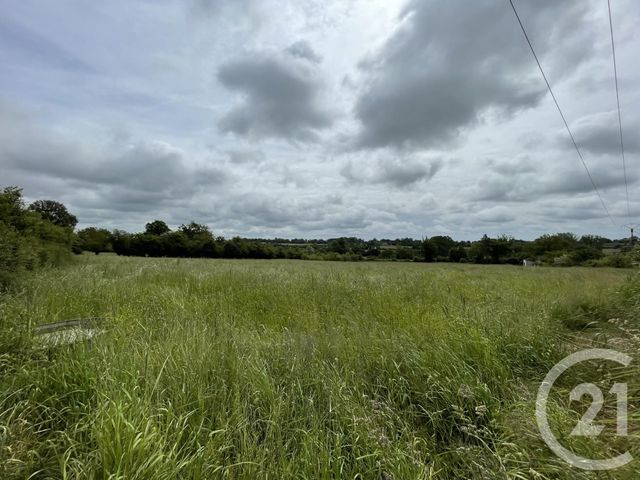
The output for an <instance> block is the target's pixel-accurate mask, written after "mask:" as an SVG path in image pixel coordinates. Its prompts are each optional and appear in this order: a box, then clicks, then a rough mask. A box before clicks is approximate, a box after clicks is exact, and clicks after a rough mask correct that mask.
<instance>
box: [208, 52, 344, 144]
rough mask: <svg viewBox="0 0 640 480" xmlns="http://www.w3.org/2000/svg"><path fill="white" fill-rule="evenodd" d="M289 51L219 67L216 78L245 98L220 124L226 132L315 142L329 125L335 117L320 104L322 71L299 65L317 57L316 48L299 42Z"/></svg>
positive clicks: (231, 62) (258, 56)
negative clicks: (320, 75) (285, 53)
mask: <svg viewBox="0 0 640 480" xmlns="http://www.w3.org/2000/svg"><path fill="white" fill-rule="evenodd" d="M292 49H293V50H292ZM288 50H289V53H290V55H286V56H284V55H275V54H270V53H254V54H251V55H246V56H243V57H241V58H237V59H235V60H231V61H229V62H227V63H225V64H223V65H222V66H221V67H220V69H219V70H218V80H219V81H220V82H221V83H222V84H223V85H224V86H225V87H227V88H228V89H230V90H235V91H238V92H240V93H241V94H242V95H243V96H244V100H242V102H241V103H240V105H237V106H235V107H234V108H232V109H231V110H230V111H229V112H227V114H226V115H225V116H224V117H223V118H222V119H221V120H220V122H219V126H220V129H221V130H222V131H223V132H231V133H235V134H236V135H240V136H249V137H254V138H264V137H277V138H284V139H289V140H297V141H312V140H317V138H318V135H317V133H318V131H320V130H322V129H325V128H327V127H329V126H330V125H331V123H332V117H331V115H330V114H329V112H328V111H327V110H326V109H324V108H323V107H322V106H321V105H320V102H319V99H320V94H321V89H322V83H321V81H320V80H319V71H318V69H317V68H315V67H314V66H311V65H309V62H305V61H301V60H307V59H309V56H313V55H314V53H313V50H311V48H310V47H309V46H308V45H306V44H300V43H297V44H293V45H292V46H291V47H289V49H288ZM293 52H295V53H293Z"/></svg>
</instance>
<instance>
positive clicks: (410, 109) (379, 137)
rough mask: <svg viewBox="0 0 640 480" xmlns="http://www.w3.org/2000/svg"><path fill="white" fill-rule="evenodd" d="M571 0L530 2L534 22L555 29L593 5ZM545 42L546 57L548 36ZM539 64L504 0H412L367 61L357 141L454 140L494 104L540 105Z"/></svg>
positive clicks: (507, 110)
mask: <svg viewBox="0 0 640 480" xmlns="http://www.w3.org/2000/svg"><path fill="white" fill-rule="evenodd" d="M566 3H567V2H563V3H562V6H560V5H559V4H558V5H554V3H553V2H545V3H544V5H538V3H536V8H535V9H534V8H526V12H525V17H526V19H527V22H528V23H529V24H530V25H531V26H532V27H533V29H534V30H535V27H537V26H539V25H545V26H551V32H550V33H551V36H554V35H555V34H556V32H558V31H563V30H565V31H567V30H568V31H570V26H571V25H575V22H580V21H581V20H582V19H583V17H584V16H585V14H586V12H587V11H588V9H587V6H586V3H585V2H576V1H573V2H571V8H567V7H566V5H565V4H566ZM529 7H531V6H529ZM574 37H575V38H574ZM583 39H584V38H583V35H578V36H573V35H567V36H566V37H565V38H563V39H562V40H563V42H565V43H567V44H569V47H573V45H574V44H575V43H577V42H579V41H580V40H583ZM557 40H560V39H557ZM541 43H542V45H541V47H542V49H541V50H542V52H541V53H542V54H543V57H544V53H545V47H547V42H541ZM582 45H589V44H588V43H583V44H582ZM583 53H584V52H583ZM582 58H583V56H582V55H576V56H574V57H573V58H571V59H570V60H569V62H567V63H569V64H572V65H571V66H572V67H575V66H576V65H577V64H578V63H579V62H580V61H581V60H582ZM565 60H566V59H565ZM534 69H535V64H534V63H533V62H532V59H531V57H530V54H529V52H528V51H527V49H526V45H525V44H524V41H523V39H522V38H521V35H520V34H519V33H518V31H517V25H516V24H515V23H514V18H513V13H512V12H511V10H510V9H508V8H506V7H505V4H504V2H499V1H498V2H496V1H486V0H483V1H478V2H471V3H465V4H464V6H463V5H462V4H460V3H458V2H430V1H422V0H412V1H410V2H409V3H408V5H407V6H406V8H405V10H404V13H403V17H402V20H401V25H400V26H399V28H398V29H397V31H396V32H395V33H394V34H393V35H392V36H391V37H390V38H389V39H388V40H387V42H386V43H385V44H384V45H383V46H382V48H381V49H380V51H378V52H377V53H376V54H374V55H373V56H371V57H370V58H367V59H366V60H365V61H364V62H363V63H362V70H363V73H364V75H365V77H366V82H367V83H366V84H365V86H364V88H363V90H362V92H361V93H360V95H359V97H358V99H357V101H356V104H355V114H356V116H357V118H358V120H359V121H360V124H361V127H362V128H361V131H360V133H359V135H358V137H357V139H356V141H355V145H356V147H358V148H380V147H396V148H407V149H417V148H421V147H441V146H444V145H447V144H450V143H451V141H452V140H455V139H457V138H458V137H459V135H460V134H461V133H462V132H463V131H464V130H465V129H468V128H471V127H473V126H474V125H475V124H477V123H478V122H480V121H481V118H482V116H483V114H485V113H487V112H488V111H489V110H490V109H493V110H496V111H498V112H500V113H501V114H503V115H504V114H506V115H508V116H510V115H514V114H516V113H518V112H520V111H522V110H524V109H528V108H532V107H535V106H536V105H538V104H539V103H540V101H541V100H542V98H544V95H545V94H546V90H545V86H544V84H543V83H542V82H541V79H540V78H539V76H538V75H537V71H534Z"/></svg>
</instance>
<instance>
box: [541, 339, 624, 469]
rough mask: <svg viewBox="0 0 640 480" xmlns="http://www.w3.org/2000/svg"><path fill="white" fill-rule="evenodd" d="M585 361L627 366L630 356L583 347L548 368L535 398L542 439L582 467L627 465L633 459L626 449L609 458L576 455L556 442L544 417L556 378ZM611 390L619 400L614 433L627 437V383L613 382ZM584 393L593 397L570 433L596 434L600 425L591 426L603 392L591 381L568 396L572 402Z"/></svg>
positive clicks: (601, 427) (611, 467) (567, 459)
mask: <svg viewBox="0 0 640 480" xmlns="http://www.w3.org/2000/svg"><path fill="white" fill-rule="evenodd" d="M587 360H609V361H612V362H616V363H619V364H621V365H623V366H625V367H626V366H628V365H629V363H631V360H632V358H631V357H630V356H629V355H626V354H624V353H621V352H617V351H615V350H608V349H603V348H592V349H589V350H582V351H580V352H576V353H573V354H571V355H569V356H567V357H565V358H563V359H562V360H560V361H559V362H558V363H557V364H556V365H554V367H553V368H552V369H551V370H550V371H549V373H548V374H547V376H546V377H545V378H544V380H543V381H542V384H541V385H540V388H539V389H538V397H537V399H536V421H537V422H538V428H539V429H540V433H541V435H542V438H543V440H544V441H545V442H546V444H547V445H548V446H549V448H550V449H551V450H553V452H554V453H555V454H556V455H558V456H559V457H560V458H562V459H563V460H564V461H565V462H567V463H569V464H571V465H573V466H574V467H577V468H581V469H583V470H611V469H613V468H618V467H621V466H623V465H626V464H627V463H629V462H630V461H631V460H633V457H632V456H631V454H630V453H629V452H625V453H622V454H620V455H618V456H617V457H615V458H608V459H604V460H593V459H588V458H584V457H581V456H579V455H576V454H575V453H573V452H572V451H570V450H568V449H567V448H565V447H563V446H562V445H561V444H560V442H558V439H557V438H556V437H555V435H554V434H553V432H552V431H551V427H550V426H549V420H548V418H547V400H548V397H549V393H550V392H551V388H552V387H553V384H554V383H555V381H556V380H557V379H558V378H559V377H560V375H562V374H563V373H564V372H565V371H567V370H568V369H569V368H571V367H572V366H574V365H576V364H578V363H580V362H584V361H587ZM610 392H611V393H614V394H616V395H617V399H618V402H617V408H618V410H617V412H618V418H617V420H618V421H617V434H618V435H619V436H626V435H627V415H626V413H627V385H626V384H625V383H616V384H614V385H613V387H612V388H611V390H610ZM585 394H586V395H590V396H591V398H592V399H593V400H592V403H591V406H590V407H589V409H588V410H587V411H586V413H585V414H584V415H583V417H582V419H581V420H580V422H579V423H578V425H577V426H576V427H575V428H574V429H573V431H572V432H571V434H570V435H574V436H578V435H580V436H590V437H595V436H598V435H599V434H600V432H601V431H602V429H603V428H604V427H603V426H599V425H594V424H593V423H592V421H593V420H594V419H595V417H596V415H597V414H598V412H599V411H600V409H601V408H602V406H603V404H604V397H603V394H602V391H601V390H600V389H599V388H598V387H597V386H596V385H594V384H592V383H582V384H580V385H578V386H577V387H575V388H574V389H573V390H572V391H571V393H570V395H569V399H570V400H572V401H574V400H580V398H581V397H582V396H583V395H585Z"/></svg>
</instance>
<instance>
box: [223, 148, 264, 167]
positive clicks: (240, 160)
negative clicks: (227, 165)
mask: <svg viewBox="0 0 640 480" xmlns="http://www.w3.org/2000/svg"><path fill="white" fill-rule="evenodd" d="M226 153H227V155H228V157H229V160H230V161H231V163H235V164H244V163H250V164H256V163H260V162H262V161H264V160H265V159H266V156H265V154H264V153H263V152H261V151H260V150H227V152H226Z"/></svg>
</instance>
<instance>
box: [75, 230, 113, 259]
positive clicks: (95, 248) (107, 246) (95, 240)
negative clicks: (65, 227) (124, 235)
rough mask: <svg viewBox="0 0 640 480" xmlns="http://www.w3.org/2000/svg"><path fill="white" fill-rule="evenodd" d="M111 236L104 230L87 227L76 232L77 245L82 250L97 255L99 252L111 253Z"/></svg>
mask: <svg viewBox="0 0 640 480" xmlns="http://www.w3.org/2000/svg"><path fill="white" fill-rule="evenodd" d="M111 242H112V236H111V232H110V231H109V230H106V229H104V228H95V227H89V228H85V229H84V230H80V231H79V232H78V243H79V246H80V248H82V250H85V251H87V252H93V253H95V254H96V255H98V254H99V253H101V252H112V251H113V246H112V243H111Z"/></svg>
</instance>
